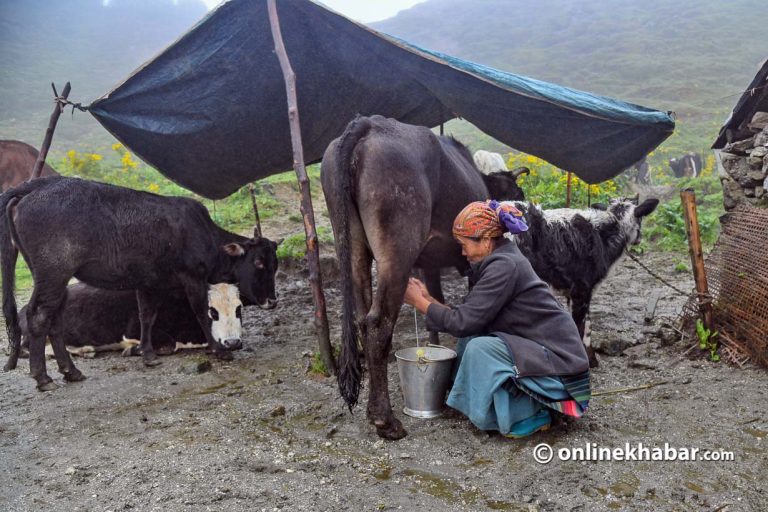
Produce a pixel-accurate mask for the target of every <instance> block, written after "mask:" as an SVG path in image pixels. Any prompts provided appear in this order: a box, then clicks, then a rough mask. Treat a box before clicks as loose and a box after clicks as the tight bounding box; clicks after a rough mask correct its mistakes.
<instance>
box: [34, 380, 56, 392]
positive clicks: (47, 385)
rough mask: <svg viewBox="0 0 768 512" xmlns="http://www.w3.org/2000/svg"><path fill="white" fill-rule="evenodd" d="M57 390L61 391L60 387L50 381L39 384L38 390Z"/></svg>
mask: <svg viewBox="0 0 768 512" xmlns="http://www.w3.org/2000/svg"><path fill="white" fill-rule="evenodd" d="M55 389H59V385H58V384H56V383H55V382H53V381H52V380H49V381H48V382H44V383H42V384H41V383H39V382H38V383H37V390H38V391H53V390H55Z"/></svg>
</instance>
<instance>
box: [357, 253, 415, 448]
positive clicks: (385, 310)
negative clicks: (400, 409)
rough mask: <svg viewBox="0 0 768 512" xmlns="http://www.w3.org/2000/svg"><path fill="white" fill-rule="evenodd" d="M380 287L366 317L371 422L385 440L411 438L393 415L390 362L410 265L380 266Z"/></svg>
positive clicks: (369, 417)
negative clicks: (393, 335) (388, 374)
mask: <svg viewBox="0 0 768 512" xmlns="http://www.w3.org/2000/svg"><path fill="white" fill-rule="evenodd" d="M377 268H378V286H377V289H376V295H375V297H374V300H373V307H372V308H371V311H370V312H369V313H368V316H367V317H366V328H367V329H366V330H367V339H366V344H365V358H366V362H367V363H368V378H369V383H370V393H369V397H368V410H367V412H368V420H369V421H370V422H371V423H372V424H373V425H374V426H375V427H376V433H377V434H378V435H379V436H380V437H383V438H385V439H393V440H395V439H400V438H403V437H405V436H406V435H407V432H406V431H405V429H404V428H403V425H402V423H400V420H398V419H397V418H395V416H394V414H393V413H392V405H391V403H390V400H389V388H388V385H387V384H388V380H387V361H388V359H389V351H390V349H391V347H392V332H393V330H394V328H395V323H396V322H397V317H398V314H399V313H400V306H401V305H402V302H403V295H405V288H406V286H407V284H408V275H409V273H410V265H407V264H405V265H402V266H400V265H387V264H383V265H378V267H377Z"/></svg>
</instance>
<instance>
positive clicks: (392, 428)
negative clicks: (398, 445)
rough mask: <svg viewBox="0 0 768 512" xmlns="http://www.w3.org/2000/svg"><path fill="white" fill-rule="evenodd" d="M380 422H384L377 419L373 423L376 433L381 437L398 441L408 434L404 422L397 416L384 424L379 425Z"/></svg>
mask: <svg viewBox="0 0 768 512" xmlns="http://www.w3.org/2000/svg"><path fill="white" fill-rule="evenodd" d="M379 423H383V422H378V421H375V422H374V423H373V424H374V426H375V427H376V433H377V434H378V435H379V437H381V438H384V439H389V440H390V441H397V440H398V439H402V438H404V437H405V436H407V435H408V432H406V430H405V429H404V428H403V424H402V423H400V420H398V419H397V418H392V421H391V422H389V423H388V424H385V425H382V426H379Z"/></svg>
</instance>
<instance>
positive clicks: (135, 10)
mask: <svg viewBox="0 0 768 512" xmlns="http://www.w3.org/2000/svg"><path fill="white" fill-rule="evenodd" d="M206 12H207V9H206V8H205V5H204V4H203V3H202V2H200V1H199V0H181V1H179V2H176V3H175V2H174V1H173V0H110V1H109V2H108V4H107V5H106V6H105V5H104V3H103V1H102V0H66V1H65V0H24V1H19V0H0V69H2V70H3V72H2V73H0V138H14V139H21V140H24V141H27V142H30V143H32V144H33V145H35V146H39V145H40V143H41V142H42V139H43V135H44V132H45V127H46V126H47V124H48V118H49V116H50V114H51V111H52V110H53V101H52V98H53V96H52V94H53V92H52V90H51V86H50V84H51V82H55V83H56V85H57V87H58V89H59V91H61V89H62V88H63V86H64V84H65V83H66V82H67V81H69V82H71V83H72V93H71V95H70V99H71V100H72V101H77V102H81V103H83V104H88V103H90V102H91V101H93V100H95V99H96V98H98V97H100V96H101V95H103V94H105V93H106V92H108V91H109V90H110V89H111V88H112V87H114V86H115V85H116V84H117V83H119V82H120V81H121V80H123V79H125V78H126V77H128V75H129V74H130V73H131V72H133V71H134V70H135V69H136V68H137V67H139V66H140V65H141V64H142V63H144V62H145V61H147V60H149V59H151V58H152V57H153V56H154V55H156V54H157V53H159V52H160V51H161V50H162V49H163V48H165V47H166V46H168V45H169V44H170V43H172V42H173V41H174V40H175V39H176V38H177V37H179V36H180V35H181V34H183V33H184V32H186V31H187V30H188V29H189V28H190V27H191V26H192V25H194V24H195V23H196V22H197V21H198V20H200V19H201V18H202V17H203V16H204V15H205V14H206ZM112 141H114V139H112V137H111V136H110V135H109V134H108V133H107V132H106V131H105V130H104V129H103V128H102V127H101V125H99V124H98V123H97V122H96V121H95V120H94V119H93V118H92V117H91V116H90V114H86V113H80V112H75V115H74V118H72V117H71V116H70V115H69V110H67V114H66V115H65V116H62V118H61V121H60V122H59V127H58V128H57V131H56V138H55V139H54V148H53V151H54V152H58V153H61V152H62V150H66V149H68V148H70V147H78V148H83V149H87V148H93V147H103V146H106V145H108V144H110V143H111V142H112Z"/></svg>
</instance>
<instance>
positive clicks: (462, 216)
mask: <svg viewBox="0 0 768 512" xmlns="http://www.w3.org/2000/svg"><path fill="white" fill-rule="evenodd" d="M505 231H509V232H510V233H512V234H513V235H516V234H518V233H522V232H523V231H528V225H527V224H526V223H525V221H524V220H523V213H522V212H521V211H520V210H518V209H517V208H515V207H514V206H512V204H510V203H499V202H498V201H495V200H493V199H492V200H490V201H475V202H474V203H469V204H468V205H467V206H466V207H465V208H464V209H463V210H461V212H459V214H458V215H457V216H456V220H454V221H453V236H464V237H468V238H498V237H500V236H501V235H502V234H504V232H505Z"/></svg>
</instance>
